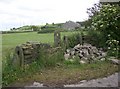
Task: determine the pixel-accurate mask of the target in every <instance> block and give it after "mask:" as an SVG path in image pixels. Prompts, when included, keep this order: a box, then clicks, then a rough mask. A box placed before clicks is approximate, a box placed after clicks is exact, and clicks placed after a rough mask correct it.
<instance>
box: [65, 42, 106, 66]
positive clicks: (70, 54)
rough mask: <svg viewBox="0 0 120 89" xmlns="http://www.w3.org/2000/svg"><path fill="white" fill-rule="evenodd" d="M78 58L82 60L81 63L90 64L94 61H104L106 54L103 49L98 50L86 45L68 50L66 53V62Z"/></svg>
mask: <svg viewBox="0 0 120 89" xmlns="http://www.w3.org/2000/svg"><path fill="white" fill-rule="evenodd" d="M75 57H78V58H79V59H80V63H82V64H84V63H88V62H92V61H94V60H101V61H104V60H105V57H106V52H104V51H103V50H102V48H99V49H98V48H96V47H95V46H92V45H91V44H87V43H84V44H83V45H80V44H78V45H76V46H75V47H74V48H71V49H67V50H66V52H65V53H64V58H65V60H70V59H73V60H74V59H75Z"/></svg>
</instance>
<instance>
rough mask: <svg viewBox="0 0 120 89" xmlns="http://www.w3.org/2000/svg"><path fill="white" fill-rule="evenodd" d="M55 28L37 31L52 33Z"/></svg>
mask: <svg viewBox="0 0 120 89" xmlns="http://www.w3.org/2000/svg"><path fill="white" fill-rule="evenodd" d="M54 31H55V30H52V29H51V30H49V29H44V30H40V31H38V33H53V32H54Z"/></svg>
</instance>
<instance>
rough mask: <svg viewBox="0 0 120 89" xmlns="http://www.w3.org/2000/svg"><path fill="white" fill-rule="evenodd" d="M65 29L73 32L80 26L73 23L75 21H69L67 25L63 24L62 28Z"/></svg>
mask: <svg viewBox="0 0 120 89" xmlns="http://www.w3.org/2000/svg"><path fill="white" fill-rule="evenodd" d="M61 27H62V28H63V29H67V30H73V29H76V28H80V27H81V26H80V24H79V23H76V22H73V21H67V22H66V23H64V24H62V26H61Z"/></svg>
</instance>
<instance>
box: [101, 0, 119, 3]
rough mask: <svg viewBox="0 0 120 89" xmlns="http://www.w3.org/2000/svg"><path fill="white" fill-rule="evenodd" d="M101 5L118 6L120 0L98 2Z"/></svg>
mask: <svg viewBox="0 0 120 89" xmlns="http://www.w3.org/2000/svg"><path fill="white" fill-rule="evenodd" d="M100 3H101V4H107V3H109V4H120V0H100Z"/></svg>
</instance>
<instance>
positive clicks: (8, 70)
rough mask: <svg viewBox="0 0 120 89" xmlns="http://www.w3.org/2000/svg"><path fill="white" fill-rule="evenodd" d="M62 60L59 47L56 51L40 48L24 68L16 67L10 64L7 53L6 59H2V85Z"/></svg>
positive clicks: (10, 59) (9, 57)
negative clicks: (37, 53)
mask: <svg viewBox="0 0 120 89" xmlns="http://www.w3.org/2000/svg"><path fill="white" fill-rule="evenodd" d="M63 60H64V57H63V50H62V49H59V50H56V52H51V53H50V52H49V51H47V49H41V50H40V54H39V58H38V59H36V61H34V62H33V63H31V64H26V65H25V66H24V68H21V67H16V66H14V65H13V64H12V56H11V53H8V55H7V56H6V59H4V60H3V76H2V78H3V82H2V84H3V86H7V85H9V84H10V83H13V82H14V81H17V80H19V79H20V78H21V77H25V76H26V75H28V76H29V75H33V74H34V73H36V72H40V70H41V69H43V68H49V67H55V66H57V63H61V62H62V61H63Z"/></svg>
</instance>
